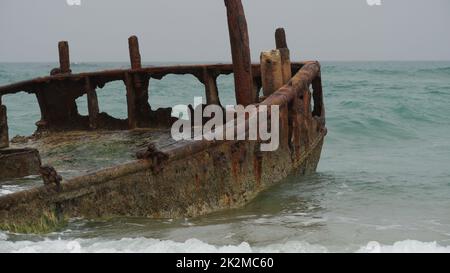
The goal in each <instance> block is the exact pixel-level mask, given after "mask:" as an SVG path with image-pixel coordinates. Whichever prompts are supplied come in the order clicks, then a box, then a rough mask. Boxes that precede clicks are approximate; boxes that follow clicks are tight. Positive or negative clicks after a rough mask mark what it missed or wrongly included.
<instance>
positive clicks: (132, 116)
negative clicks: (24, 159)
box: [124, 72, 137, 129]
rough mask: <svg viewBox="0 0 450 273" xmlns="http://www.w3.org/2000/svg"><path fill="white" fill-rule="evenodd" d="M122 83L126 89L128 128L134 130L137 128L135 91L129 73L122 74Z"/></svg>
mask: <svg viewBox="0 0 450 273" xmlns="http://www.w3.org/2000/svg"><path fill="white" fill-rule="evenodd" d="M124 83H125V86H126V89H127V110H128V128H129V129H135V128H136V127H137V115H136V91H135V88H134V83H133V77H132V75H131V74H130V73H127V72H126V73H124Z"/></svg>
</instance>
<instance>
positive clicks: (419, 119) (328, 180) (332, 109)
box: [0, 62, 450, 252]
mask: <svg viewBox="0 0 450 273" xmlns="http://www.w3.org/2000/svg"><path fill="white" fill-rule="evenodd" d="M56 66H57V64H56V63H31V64H26V63H23V64H22V63H21V64H17V63H14V64H7V63H0V85H4V84H8V83H12V82H15V81H19V80H25V79H29V78H32V77H36V76H44V75H47V74H48V73H49V71H50V70H51V68H53V67H56ZM119 67H127V64H126V63H102V64H90V63H81V64H73V66H72V70H73V71H74V72H81V71H92V70H103V69H109V68H119ZM322 67H323V68H322V70H323V72H322V74H323V76H322V77H323V84H324V92H325V104H326V113H327V127H328V132H329V133H328V136H327V138H326V141H325V146H324V149H323V152H322V159H321V161H320V164H319V168H318V171H317V174H314V175H311V176H308V177H289V178H287V179H286V180H285V181H284V182H283V183H281V184H279V185H278V186H275V187H274V188H271V189H269V190H268V191H266V192H264V193H262V194H261V195H260V196H259V197H258V198H257V199H256V200H254V201H253V202H251V203H250V204H248V205H247V206H246V207H244V208H241V209H237V210H232V211H225V212H221V213H216V214H212V215H208V216H205V217H199V218H195V219H181V220H149V219H140V218H133V219H129V218H121V219H113V220H98V221H86V220H83V219H76V220H73V221H72V222H71V223H70V224H69V226H68V227H67V228H66V229H65V230H63V231H61V232H57V233H52V234H48V235H20V234H11V233H4V232H0V252H11V251H19V252H42V251H45V252H54V251H56V252H65V251H67V252H99V251H100V252H109V251H111V252H117V251H126V252H228V251H238V252H392V251H393V252H427V251H432V252H450V119H449V117H450V62H324V63H322ZM150 85H151V87H150V93H151V94H150V99H149V100H150V104H151V105H152V107H153V108H156V107H162V106H164V107H169V106H170V107H171V106H174V105H177V104H180V103H193V99H194V96H201V95H203V86H202V85H201V84H200V83H199V82H198V81H197V80H196V79H195V78H194V77H192V76H167V77H166V78H164V79H163V80H161V81H157V80H151V82H150ZM219 90H220V96H221V101H222V102H223V103H224V104H233V103H234V92H233V80H232V77H231V76H221V77H220V78H219ZM98 94H99V102H100V108H101V111H105V112H108V113H109V114H111V115H113V116H115V117H125V116H126V98H125V91H124V87H123V84H122V83H120V82H117V83H111V84H108V85H107V86H106V87H105V88H104V89H102V90H100V91H99V93H98ZM3 103H4V104H5V105H6V106H7V107H8V115H9V127H10V137H13V136H15V135H30V134H32V133H33V131H34V129H35V126H34V123H35V122H36V121H37V120H38V119H39V116H40V115H39V108H38V106H37V102H36V99H35V97H34V96H32V95H28V94H25V93H20V94H16V95H7V96H4V97H3ZM78 106H79V109H80V112H81V113H86V112H87V109H86V101H85V100H83V99H80V100H79V101H78ZM8 191H11V188H6V187H5V186H1V185H0V195H1V194H5V193H7V192H8Z"/></svg>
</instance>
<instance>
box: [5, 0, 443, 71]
mask: <svg viewBox="0 0 450 273" xmlns="http://www.w3.org/2000/svg"><path fill="white" fill-rule="evenodd" d="M381 1H382V5H381V6H372V7H371V6H369V5H368V4H367V3H366V0H243V3H244V8H245V11H246V14H247V21H248V25H249V33H250V45H251V49H252V60H253V61H255V62H256V61H258V58H259V53H260V51H262V50H267V49H271V48H272V47H274V38H273V36H274V30H275V28H276V27H278V26H283V27H285V29H286V32H287V37H288V44H289V47H290V48H291V52H292V55H293V59H295V60H299V59H302V60H303V59H319V60H450V35H449V26H450V1H449V0H381ZM0 34H1V43H0V62H14V61H20V62H26V61H33V62H34V61H56V60H57V42H58V41H59V40H68V41H69V44H70V49H71V59H72V61H75V62H81V61H127V60H128V48H127V38H128V36H130V35H132V34H136V35H138V37H139V39H140V47H141V55H142V58H143V60H144V61H158V62H161V61H180V62H198V61H225V62H229V61H230V59H231V57H230V49H229V41H228V30H227V24H226V13H225V6H224V3H223V0H128V1H125V0H123V1H118V0H81V6H69V5H67V4H66V0H39V1H36V0H0Z"/></svg>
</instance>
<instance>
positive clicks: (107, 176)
mask: <svg viewBox="0 0 450 273" xmlns="http://www.w3.org/2000/svg"><path fill="white" fill-rule="evenodd" d="M319 71H320V67H319V64H318V63H317V62H310V63H308V64H306V65H305V66H304V67H303V68H302V69H300V71H299V72H298V73H297V74H296V75H295V76H294V77H293V78H292V80H291V81H290V82H289V83H288V84H287V85H285V86H284V87H282V88H281V89H280V90H278V91H277V92H275V93H274V94H272V95H271V96H270V97H269V98H267V99H266V100H265V101H264V102H263V103H261V105H280V104H283V103H285V104H287V103H289V102H290V101H292V100H294V99H297V96H298V94H299V93H298V92H300V91H302V90H305V89H304V88H306V87H307V86H308V85H309V84H310V83H311V82H312V81H313V79H314V78H315V77H317V76H318V73H319ZM269 114H270V112H269ZM224 142H230V143H235V142H237V141H206V140H202V141H180V143H179V145H178V146H176V147H173V148H171V149H169V150H157V149H156V151H158V152H161V153H163V154H164V155H166V156H167V157H166V156H165V158H166V161H164V162H170V161H174V160H177V159H181V158H185V157H187V156H191V155H193V154H196V153H199V152H202V151H204V150H207V149H209V148H212V147H215V146H217V145H220V144H223V143H224ZM153 164H154V163H153V161H149V160H137V161H133V162H130V163H126V164H122V165H118V166H113V167H110V168H105V169H103V170H100V171H97V172H93V173H90V174H88V175H84V176H80V177H75V178H72V179H70V180H67V182H66V183H61V187H62V190H61V193H58V194H56V195H55V196H54V200H53V201H54V202H58V201H62V200H65V199H70V198H73V197H77V196H78V195H79V196H81V195H84V194H87V193H88V191H89V189H93V187H94V186H96V185H99V184H102V183H106V182H107V181H110V180H111V179H113V178H117V177H120V176H125V175H128V174H132V173H137V172H139V171H142V170H145V169H149V168H152V166H153ZM86 185H89V186H90V187H88V188H87V189H86ZM50 187H55V189H56V187H57V186H56V185H54V186H50ZM82 189H83V190H82ZM48 190H49V189H48V187H44V186H41V187H36V188H33V189H30V190H25V191H20V192H17V193H13V194H10V195H5V196H1V197H0V209H7V208H8V207H10V206H13V205H15V204H18V203H23V202H27V201H28V200H32V199H33V198H34V196H35V195H39V194H45V193H46V192H48ZM79 190H82V191H79Z"/></svg>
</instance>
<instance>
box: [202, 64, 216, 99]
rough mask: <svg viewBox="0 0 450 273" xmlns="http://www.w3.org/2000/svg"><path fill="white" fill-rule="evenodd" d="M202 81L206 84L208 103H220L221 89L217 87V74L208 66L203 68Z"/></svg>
mask: <svg viewBox="0 0 450 273" xmlns="http://www.w3.org/2000/svg"><path fill="white" fill-rule="evenodd" d="M202 79H203V80H202V81H203V84H204V85H205V93H206V103H207V104H208V105H211V104H216V105H220V99H219V90H218V88H217V76H216V75H213V73H211V72H210V71H208V69H207V68H204V69H203V75H202Z"/></svg>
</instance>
